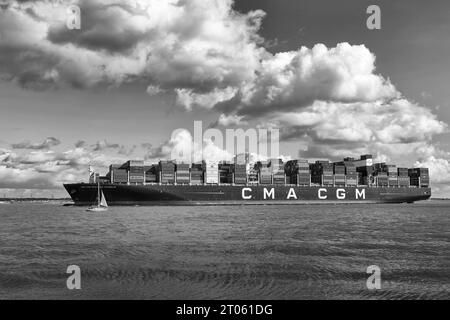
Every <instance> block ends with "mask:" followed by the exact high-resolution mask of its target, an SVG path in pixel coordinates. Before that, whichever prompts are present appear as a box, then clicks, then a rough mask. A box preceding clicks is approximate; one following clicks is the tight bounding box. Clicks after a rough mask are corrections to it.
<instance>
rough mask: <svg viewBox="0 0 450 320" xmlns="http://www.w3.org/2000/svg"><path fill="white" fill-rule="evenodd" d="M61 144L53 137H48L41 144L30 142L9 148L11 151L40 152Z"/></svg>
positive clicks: (14, 144) (15, 144)
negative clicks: (29, 150)
mask: <svg viewBox="0 0 450 320" xmlns="http://www.w3.org/2000/svg"><path fill="white" fill-rule="evenodd" d="M60 143H61V141H59V140H58V139H56V138H54V137H48V138H46V139H45V140H44V141H43V142H30V141H23V142H19V143H13V144H12V145H11V147H12V148H13V149H33V150H42V149H49V148H51V147H54V146H57V145H59V144H60Z"/></svg>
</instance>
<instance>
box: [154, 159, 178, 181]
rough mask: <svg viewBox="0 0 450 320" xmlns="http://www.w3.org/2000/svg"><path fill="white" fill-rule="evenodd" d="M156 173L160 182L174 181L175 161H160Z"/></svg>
mask: <svg viewBox="0 0 450 320" xmlns="http://www.w3.org/2000/svg"><path fill="white" fill-rule="evenodd" d="M158 175H159V182H160V183H163V184H167V183H170V184H173V183H175V163H174V162H173V161H160V162H159V166H158Z"/></svg>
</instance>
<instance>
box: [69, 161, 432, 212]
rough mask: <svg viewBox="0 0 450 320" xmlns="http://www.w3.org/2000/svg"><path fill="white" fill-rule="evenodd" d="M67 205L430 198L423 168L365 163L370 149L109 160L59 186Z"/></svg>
mask: <svg viewBox="0 0 450 320" xmlns="http://www.w3.org/2000/svg"><path fill="white" fill-rule="evenodd" d="M64 187H65V189H66V190H67V192H68V193H69V195H70V197H71V198H72V200H73V201H74V203H75V205H82V206H88V205H92V203H94V202H95V201H96V200H97V197H98V190H99V188H100V189H101V191H102V194H103V195H104V197H105V199H106V200H107V202H108V204H109V205H250V204H316V203H317V204H320V203H404V202H406V203H412V202H415V201H419V200H427V199H428V198H430V196H431V188H430V179H429V172H428V168H402V167H397V166H396V165H394V164H386V163H373V159H372V156H371V155H363V156H361V157H360V158H359V159H354V158H344V159H343V161H338V162H330V161H315V162H314V163H310V162H308V160H305V159H297V160H289V161H286V162H283V161H282V160H281V159H270V160H268V161H257V162H249V156H248V154H243V155H238V156H235V158H234V161H229V162H227V161H219V162H217V161H203V162H201V163H192V164H190V163H177V162H176V161H160V162H159V163H157V164H152V165H146V164H145V162H144V161H142V160H130V161H127V162H126V163H124V164H118V165H115V164H112V165H110V167H109V172H108V173H107V174H106V175H105V176H100V175H99V174H98V173H92V174H91V175H90V177H89V182H86V183H72V184H64Z"/></svg>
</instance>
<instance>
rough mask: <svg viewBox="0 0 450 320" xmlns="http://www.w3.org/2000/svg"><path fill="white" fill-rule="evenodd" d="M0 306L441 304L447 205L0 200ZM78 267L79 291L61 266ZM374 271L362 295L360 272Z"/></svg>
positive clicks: (447, 251)
mask: <svg viewBox="0 0 450 320" xmlns="http://www.w3.org/2000/svg"><path fill="white" fill-rule="evenodd" d="M0 241H1V244H0V299H6V298H10V299H23V298H29V299H54V298H62V299H97V298H99V299H119V298H123V299H204V298H208V299H311V298H315V299H361V298H362V299H372V298H381V299H448V298H450V293H449V290H450V202H446V201H436V202H430V201H429V202H423V203H417V204H407V205H406V204H405V205H369V206H367V205H320V206H319V205H311V206H306V205H305V206H303V205H302V206H247V207H244V206H231V207H112V208H110V209H109V210H108V211H107V212H106V213H92V212H86V211H84V208H79V207H63V206H62V204H61V203H22V204H0ZM73 264H75V265H78V266H79V267H80V268H81V287H82V288H81V290H68V289H67V288H66V279H67V276H68V275H67V274H66V268H67V266H69V265H73ZM370 265H377V266H379V267H380V268H381V286H382V287H381V290H376V291H372V290H368V289H367V288H366V280H367V277H368V276H369V275H368V274H366V268H367V267H368V266H370Z"/></svg>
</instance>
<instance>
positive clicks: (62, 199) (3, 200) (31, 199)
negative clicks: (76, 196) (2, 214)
mask: <svg viewBox="0 0 450 320" xmlns="http://www.w3.org/2000/svg"><path fill="white" fill-rule="evenodd" d="M27 201H28V202H32V201H72V199H70V198H1V199H0V202H27Z"/></svg>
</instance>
